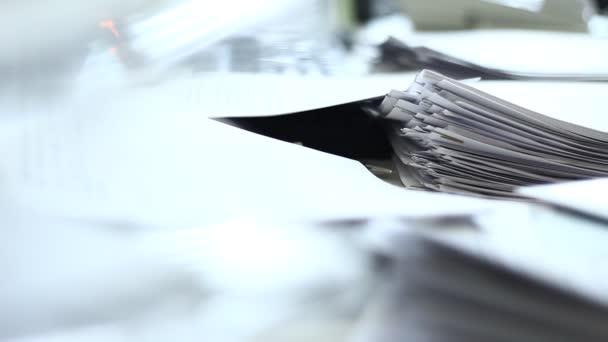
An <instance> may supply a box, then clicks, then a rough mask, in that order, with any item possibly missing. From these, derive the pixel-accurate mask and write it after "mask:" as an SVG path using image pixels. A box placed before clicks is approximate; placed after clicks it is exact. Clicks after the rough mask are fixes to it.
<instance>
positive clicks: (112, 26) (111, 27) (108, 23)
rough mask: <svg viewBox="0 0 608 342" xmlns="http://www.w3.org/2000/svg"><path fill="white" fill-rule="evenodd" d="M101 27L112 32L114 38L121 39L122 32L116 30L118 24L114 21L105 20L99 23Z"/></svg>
mask: <svg viewBox="0 0 608 342" xmlns="http://www.w3.org/2000/svg"><path fill="white" fill-rule="evenodd" d="M99 26H100V27H103V28H105V29H108V30H110V32H112V34H113V35H114V37H116V38H120V32H118V29H117V28H116V23H115V22H114V21H113V20H104V21H102V22H100V23H99Z"/></svg>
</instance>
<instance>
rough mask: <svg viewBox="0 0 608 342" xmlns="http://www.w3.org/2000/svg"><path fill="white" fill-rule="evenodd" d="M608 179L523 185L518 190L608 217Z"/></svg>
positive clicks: (561, 204)
mask: <svg viewBox="0 0 608 342" xmlns="http://www.w3.org/2000/svg"><path fill="white" fill-rule="evenodd" d="M607 188H608V179H606V178H598V179H591V180H583V181H574V182H562V183H557V184H547V185H538V186H529V187H522V188H520V189H518V190H517V192H518V193H521V194H522V195H525V196H529V197H532V198H536V199H539V200H541V201H543V202H547V203H552V204H556V205H559V206H562V207H564V208H570V209H574V210H577V211H580V212H583V213H586V214H589V215H592V216H595V217H598V218H602V219H608V214H607V211H606V209H607V206H606V202H605V193H606V192H605V191H604V190H605V189H607Z"/></svg>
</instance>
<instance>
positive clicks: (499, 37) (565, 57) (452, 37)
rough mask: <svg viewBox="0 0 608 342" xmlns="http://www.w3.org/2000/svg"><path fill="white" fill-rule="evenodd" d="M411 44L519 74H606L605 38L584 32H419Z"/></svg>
mask: <svg viewBox="0 0 608 342" xmlns="http://www.w3.org/2000/svg"><path fill="white" fill-rule="evenodd" d="M412 43H413V44H415V45H423V46H425V47H428V48H431V49H433V50H437V51H439V52H442V53H445V54H448V55H450V56H453V57H456V58H460V59H463V60H466V61H468V62H471V63H475V64H479V65H481V66H484V67H488V68H495V69H501V70H506V71H514V72H522V73H556V74H586V75H594V74H603V75H607V74H608V65H606V62H605V60H606V56H608V40H605V39H600V38H597V37H593V36H591V35H589V34H586V33H565V32H549V31H537V30H535V31H532V30H530V31H525V30H476V31H467V32H431V33H419V34H417V35H416V36H415V40H413V41H412Z"/></svg>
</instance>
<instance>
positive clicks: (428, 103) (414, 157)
mask: <svg viewBox="0 0 608 342" xmlns="http://www.w3.org/2000/svg"><path fill="white" fill-rule="evenodd" d="M372 111H373V112H374V113H375V114H376V115H379V116H381V117H384V118H387V119H390V120H391V121H392V123H391V125H390V129H391V131H390V134H391V140H392V141H391V142H392V145H393V148H394V151H395V154H396V156H397V157H398V159H399V163H398V164H399V167H400V174H401V178H402V181H403V183H404V184H405V185H406V186H407V187H413V188H426V189H433V190H439V191H446V192H458V193H462V192H464V193H476V194H481V195H489V196H513V193H512V192H513V190H514V189H515V187H519V186H525V185H532V184H544V183H551V182H557V181H562V180H574V179H587V178H595V177H602V176H606V175H608V134H606V133H604V132H600V131H597V130H594V129H590V128H586V127H582V126H579V125H576V124H572V123H568V122H565V121H561V120H557V119H554V118H551V117H548V116H545V115H541V114H539V113H536V112H533V111H530V110H528V109H525V108H522V107H519V106H517V105H514V104H512V103H509V102H507V101H504V100H501V99H499V98H497V97H494V96H492V95H489V94H487V93H484V92H482V91H479V90H477V89H475V88H472V87H470V86H467V85H465V84H463V83H461V82H458V81H455V80H452V79H449V78H446V77H444V76H443V75H440V74H438V73H435V72H432V71H427V70H425V71H422V72H421V73H420V74H419V75H418V76H417V78H416V81H415V82H414V83H413V84H412V85H411V86H410V88H409V89H408V90H407V91H406V92H400V91H392V92H390V93H389V94H388V95H387V96H386V97H385V98H384V100H383V101H382V103H381V104H380V105H379V106H378V108H375V109H373V110H372Z"/></svg>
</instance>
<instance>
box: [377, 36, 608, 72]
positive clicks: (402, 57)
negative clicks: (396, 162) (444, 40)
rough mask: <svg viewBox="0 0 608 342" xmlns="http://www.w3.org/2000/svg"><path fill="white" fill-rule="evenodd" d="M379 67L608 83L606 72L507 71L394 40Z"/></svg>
mask: <svg viewBox="0 0 608 342" xmlns="http://www.w3.org/2000/svg"><path fill="white" fill-rule="evenodd" d="M379 48H380V61H379V62H380V64H379V67H384V68H389V69H394V70H419V69H425V68H429V69H433V70H437V71H439V72H441V73H443V74H445V75H447V76H450V77H453V78H473V77H481V78H483V79H487V80H494V79H496V80H503V79H504V80H542V79H547V80H577V81H605V80H608V74H603V73H601V72H602V71H603V70H601V71H599V73H598V72H597V71H596V72H595V73H589V72H585V71H577V72H575V73H573V72H571V71H568V72H563V71H562V72H555V71H552V72H538V71H536V72H526V71H519V70H506V69H503V68H499V67H498V68H497V67H486V66H483V65H480V64H476V63H474V62H471V61H469V60H468V59H461V58H458V57H454V56H452V55H451V54H446V53H442V52H440V51H437V50H433V49H431V48H428V47H425V46H415V47H413V46H408V45H407V44H405V43H403V42H401V41H399V40H398V39H395V38H389V39H388V40H387V41H386V42H384V43H382V44H380V46H379Z"/></svg>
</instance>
